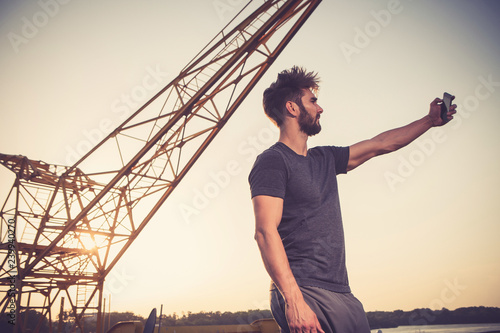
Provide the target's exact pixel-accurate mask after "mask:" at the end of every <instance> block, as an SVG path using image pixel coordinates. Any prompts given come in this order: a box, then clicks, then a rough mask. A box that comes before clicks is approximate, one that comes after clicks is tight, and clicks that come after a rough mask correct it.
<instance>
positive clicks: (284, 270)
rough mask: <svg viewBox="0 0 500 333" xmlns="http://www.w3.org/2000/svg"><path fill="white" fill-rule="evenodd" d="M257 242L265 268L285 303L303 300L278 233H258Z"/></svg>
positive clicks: (256, 235)
mask: <svg viewBox="0 0 500 333" xmlns="http://www.w3.org/2000/svg"><path fill="white" fill-rule="evenodd" d="M255 240H256V241H257V244H258V246H259V249H260V253H261V256H262V260H263V262H264V266H265V268H266V270H267V272H268V274H269V276H270V277H271V279H272V280H273V282H274V284H275V285H276V287H277V288H278V290H279V291H280V292H281V294H282V295H283V297H284V298H285V301H287V302H288V301H293V300H296V299H300V298H302V292H301V291H300V289H299V286H298V285H297V281H296V280H295V277H294V276H293V273H292V270H291V269H290V265H289V263H288V258H287V256H286V253H285V248H284V247H283V243H282V241H281V238H280V237H279V234H278V232H277V231H276V232H274V231H257V232H256V234H255Z"/></svg>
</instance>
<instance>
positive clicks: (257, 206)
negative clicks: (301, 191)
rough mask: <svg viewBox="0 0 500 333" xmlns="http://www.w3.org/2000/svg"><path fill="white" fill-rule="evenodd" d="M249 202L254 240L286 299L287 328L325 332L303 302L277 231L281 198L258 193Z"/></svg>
mask: <svg viewBox="0 0 500 333" xmlns="http://www.w3.org/2000/svg"><path fill="white" fill-rule="evenodd" d="M252 203H253V207H254V213H255V240H256V241H257V244H258V246H259V249H260V253H261V256H262V260H263V261H264V266H265V268H266V270H267V272H268V274H269V276H270V277H271V279H272V280H273V282H274V284H275V285H276V286H277V287H278V290H279V291H280V292H281V294H282V295H283V298H284V299H285V304H286V311H285V315H286V318H287V322H288V326H289V327H290V331H291V332H292V333H297V332H322V333H324V332H323V330H322V329H321V325H320V324H319V321H318V318H317V317H316V315H315V314H314V312H313V311H312V310H311V308H310V307H309V306H308V305H307V304H306V302H305V301H304V298H303V295H302V292H301V291H300V289H299V286H298V285H297V282H296V280H295V277H294V276H293V273H292V270H291V269H290V265H289V262H288V258H287V256H286V253H285V248H284V247H283V242H282V241H281V238H280V235H279V233H278V225H279V224H280V221H281V215H282V212H283V199H281V198H276V197H271V196H265V195H258V196H255V197H254V198H253V199H252Z"/></svg>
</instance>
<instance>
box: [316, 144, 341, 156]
mask: <svg viewBox="0 0 500 333" xmlns="http://www.w3.org/2000/svg"><path fill="white" fill-rule="evenodd" d="M348 150H349V147H347V146H316V147H313V148H310V149H309V152H312V153H321V154H325V153H327V154H334V155H335V154H339V153H342V152H346V151H348Z"/></svg>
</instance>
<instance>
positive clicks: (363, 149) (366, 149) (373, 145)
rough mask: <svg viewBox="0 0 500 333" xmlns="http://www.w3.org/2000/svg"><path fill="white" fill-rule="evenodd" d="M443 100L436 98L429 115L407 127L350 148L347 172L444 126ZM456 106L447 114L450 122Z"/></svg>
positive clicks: (390, 131)
mask: <svg viewBox="0 0 500 333" xmlns="http://www.w3.org/2000/svg"><path fill="white" fill-rule="evenodd" d="M442 102H443V100H442V99H440V98H436V99H434V100H433V101H432V102H431V105H430V109H429V114H427V115H426V116H425V117H423V118H422V119H419V120H416V121H414V122H412V123H410V124H408V125H406V126H403V127H399V128H395V129H392V130H389V131H386V132H383V133H381V134H379V135H377V136H375V137H374V138H372V139H369V140H365V141H361V142H358V143H356V144H354V145H352V146H350V147H349V162H348V164H347V170H348V171H350V170H352V169H354V168H356V167H358V166H360V165H361V164H363V163H364V162H366V161H368V160H369V159H371V158H372V157H375V156H378V155H382V154H387V153H390V152H393V151H396V150H398V149H400V148H402V147H404V146H406V145H408V144H409V143H410V142H412V141H413V140H415V139H416V138H418V137H419V136H420V135H422V134H423V133H425V132H426V131H427V130H429V129H430V128H431V127H435V126H442V125H444V124H443V121H442V120H441V103H442ZM456 107H457V106H456V105H455V104H454V105H452V106H451V107H450V111H449V112H448V114H447V117H448V120H451V119H453V115H454V114H455V113H456Z"/></svg>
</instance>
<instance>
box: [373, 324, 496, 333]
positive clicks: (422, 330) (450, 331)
mask: <svg viewBox="0 0 500 333" xmlns="http://www.w3.org/2000/svg"><path fill="white" fill-rule="evenodd" d="M371 332H372V333H380V332H382V333H484V332H500V324H457V325H424V326H399V327H396V328H381V329H380V330H378V329H376V330H372V331H371Z"/></svg>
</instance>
